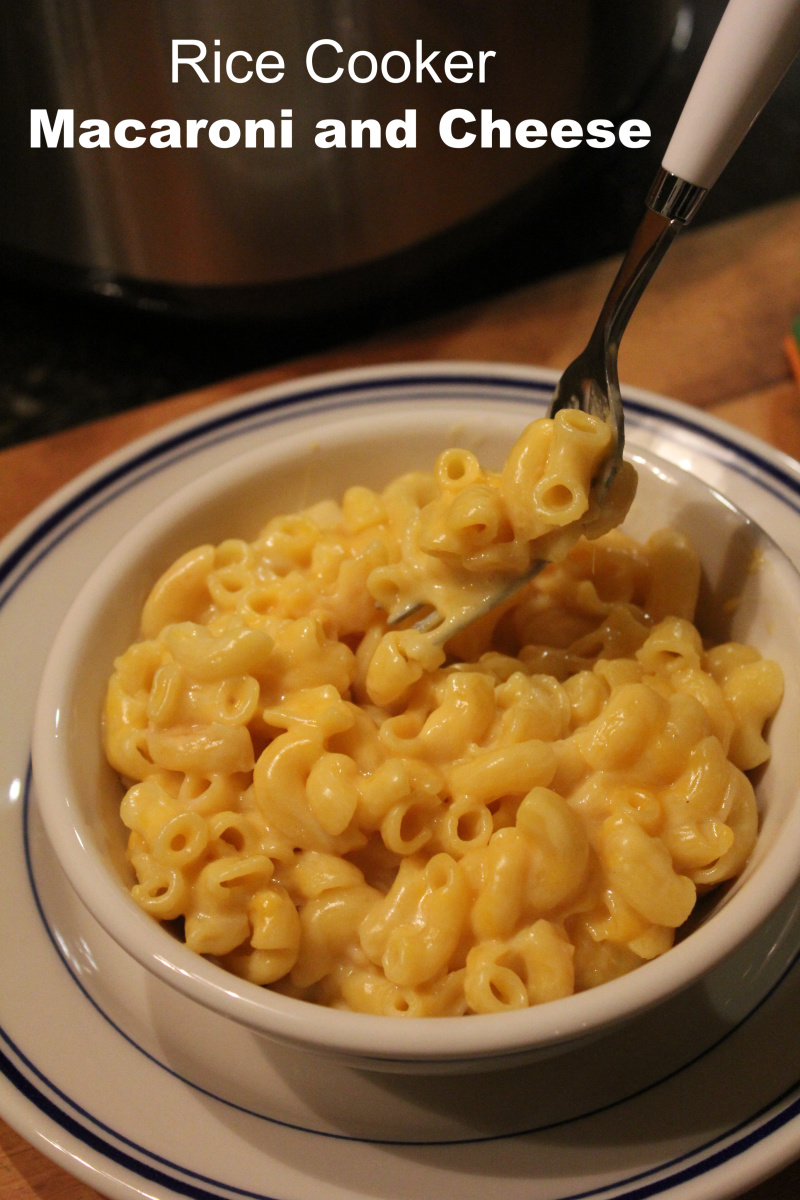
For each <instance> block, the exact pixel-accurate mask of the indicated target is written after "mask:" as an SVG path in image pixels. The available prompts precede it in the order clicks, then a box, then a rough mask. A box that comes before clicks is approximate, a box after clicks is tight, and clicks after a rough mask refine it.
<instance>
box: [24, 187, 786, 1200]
mask: <svg viewBox="0 0 800 1200" xmlns="http://www.w3.org/2000/svg"><path fill="white" fill-rule="evenodd" d="M614 269H615V263H614V262H603V263H599V264H596V265H593V266H590V267H587V268H583V269H581V270H579V271H575V272H572V273H570V274H568V275H565V276H560V277H558V278H554V279H551V280H546V281H545V282H543V283H539V284H536V285H534V286H532V287H529V288H526V289H524V290H522V291H519V292H515V293H513V294H510V295H506V296H503V297H501V298H499V299H495V300H490V301H488V302H483V303H480V304H478V305H475V306H472V307H470V308H468V309H464V310H463V311H459V312H456V313H454V314H451V315H448V316H446V317H442V318H438V319H436V320H433V321H427V322H425V323H424V324H421V325H419V326H416V327H413V328H407V329H404V330H401V331H399V332H397V333H395V334H393V335H392V336H390V337H384V338H381V339H380V340H373V341H370V342H366V343H363V344H360V345H353V346H347V347H344V348H342V349H339V350H337V351H335V352H332V353H327V354H325V355H323V356H319V357H316V358H313V359H304V360H302V361H297V362H291V363H287V364H285V365H282V366H280V367H276V368H271V369H269V370H267V371H263V372H259V373H256V374H251V375H248V376H247V377H245V378H241V379H236V380H231V381H226V382H225V383H222V384H219V385H215V386H213V387H209V388H205V389H202V390H200V391H196V392H191V393H188V394H186V395H182V396H177V397H174V398H172V399H170V400H166V401H162V402H161V403H158V404H153V405H149V406H147V407H144V408H141V409H136V410H134V411H132V412H129V413H125V414H123V415H121V416H117V417H112V418H109V419H108V420H105V421H99V422H96V423H94V424H93V425H91V426H88V427H87V426H83V427H81V428H78V429H74V430H70V431H68V432H65V433H61V434H57V435H56V436H54V437H51V438H47V439H44V440H42V441H38V442H32V443H28V444H26V445H23V446H19V447H14V448H12V449H10V450H6V451H4V452H2V453H0V535H2V534H4V533H6V532H8V531H9V530H10V529H11V528H13V526H14V525H15V524H16V523H17V521H19V520H20V519H21V518H22V517H23V516H24V515H25V514H26V513H28V512H30V511H31V510H32V509H33V508H35V507H36V505H37V504H39V503H40V501H42V500H43V499H44V498H45V497H46V496H48V495H49V494H50V493H51V492H52V491H54V490H55V489H56V488H57V487H59V486H60V485H61V484H62V483H65V482H67V481H68V480H69V479H71V478H72V477H73V476H74V475H76V474H77V473H78V472H79V471H81V470H83V469H84V468H85V467H88V466H89V465H90V464H91V463H93V462H95V461H96V460H97V459H99V458H101V457H102V456H104V455H105V454H108V453H110V452H111V451H112V450H115V449H117V448H118V447H120V446H122V445H124V444H125V443H127V442H128V441H130V440H131V439H132V438H134V437H137V436H139V435H140V434H143V433H146V432H149V431H150V430H152V429H155V428H156V427H157V426H159V425H161V424H163V423H164V422H166V421H169V420H171V419H173V418H175V417H178V416H182V415H184V414H186V413H189V412H193V411H195V410H198V409H200V408H203V407H204V406H206V405H208V404H211V403H213V402H215V401H218V400H221V399H224V398H225V397H228V396H232V395H235V394H237V393H239V392H241V391H244V390H246V389H248V388H250V387H255V386H261V385H263V384H267V383H274V382H279V381H283V380H287V379H292V378H298V377H300V376H303V375H307V374H310V373H311V372H314V371H318V370H328V369H332V368H336V367H348V366H353V365H356V364H366V363H378V362H390V361H411V360H414V359H420V360H423V359H459V360H465V359H467V360H469V359H472V360H482V361H495V362H498V361H505V362H518V363H533V364H537V365H543V366H552V367H563V366H565V365H566V364H567V363H568V362H569V361H570V359H571V358H572V357H573V356H574V355H575V354H576V353H577V352H578V350H580V348H581V346H582V345H583V343H584V342H585V340H586V337H587V335H588V332H589V330H590V328H591V326H592V325H593V323H594V320H595V318H596V316H597V313H598V311H599V309H600V305H601V303H602V301H603V299H604V297H605V293H606V291H607V288H608V285H609V283H610V282H611V279H612V276H613V273H614ZM798 314H800V199H792V200H790V201H786V202H784V203H781V204H778V205H774V206H771V207H770V208H767V209H763V210H760V211H757V212H754V213H749V214H746V215H745V216H742V217H737V218H735V219H734V220H732V221H727V222H725V223H723V224H720V225H716V226H710V227H708V228H705V229H700V230H697V231H693V232H689V233H686V234H684V235H683V237H682V238H681V239H679V240H678V242H677V243H676V244H675V246H674V247H673V248H672V249H671V251H670V253H669V255H668V256H667V259H666V261H665V263H664V264H663V265H662V266H661V267H660V268H659V271H658V273H657V275H656V277H655V279H654V281H653V283H652V284H651V285H650V288H649V290H648V292H647V294H646V295H645V297H644V299H643V300H642V302H641V304H640V306H639V308H638V310H637V312H636V314H635V316H634V318H633V320H632V322H631V325H630V328H629V330H628V332H627V334H626V336H625V341H624V343H623V348H622V352H621V355H620V375H621V377H622V379H623V381H624V382H625V383H628V384H636V385H638V386H641V387H646V388H650V389H652V390H653V391H656V392H661V393H663V394H666V395H669V396H673V397H676V398H678V399H680V400H684V401H686V402H687V403H689V404H693V405H696V406H698V407H700V408H703V409H705V410H706V411H707V412H711V413H714V414H716V415H717V416H720V417H723V418H725V419H727V420H729V421H731V422H733V424H735V425H737V426H739V427H740V428H742V429H746V430H748V431H749V432H751V433H754V434H756V435H758V436H759V437H761V438H763V439H764V440H765V441H767V442H770V443H771V444H772V445H774V446H778V447H779V448H780V449H782V450H784V451H786V452H787V453H788V454H790V455H792V456H793V457H795V458H798V459H800V393H799V392H798V388H797V384H796V382H795V380H794V379H793V378H792V376H791V373H790V370H789V367H788V363H787V359H786V356H785V352H784V349H783V344H782V343H783V339H784V337H785V335H786V334H787V332H788V330H789V327H790V324H791V322H792V320H793V319H794V317H795V316H797V315H798ZM1 969H2V968H1V967H0V970H1ZM4 986H8V981H7V980H6V981H4ZM798 1036H799V1037H800V1024H799V1026H798ZM96 1194H97V1193H95V1192H94V1191H93V1190H92V1189H91V1188H89V1187H87V1186H85V1185H84V1184H82V1183H80V1182H78V1181H77V1180H75V1179H73V1178H72V1177H71V1176H70V1175H68V1174H67V1173H66V1172H64V1171H63V1170H62V1169H61V1168H60V1167H58V1166H56V1165H54V1164H53V1163H51V1162H50V1161H49V1160H48V1159H47V1158H45V1157H44V1156H43V1155H42V1154H40V1153H39V1152H38V1151H37V1150H35V1149H33V1148H32V1147H31V1146H29V1145H27V1144H26V1143H25V1142H24V1141H23V1140H22V1139H21V1138H20V1137H19V1136H18V1135H17V1134H16V1133H15V1132H14V1131H13V1130H11V1129H10V1128H9V1127H8V1126H7V1125H5V1124H4V1123H3V1122H2V1121H0V1200H37V1198H38V1200H90V1198H91V1197H94V1196H96ZM745 1195H746V1198H747V1200H798V1197H800V1162H796V1163H794V1164H792V1165H791V1166H789V1167H787V1168H786V1169H785V1170H784V1171H783V1172H781V1174H780V1175H778V1176H775V1177H774V1178H773V1179H771V1180H768V1181H765V1182H763V1183H761V1184H759V1185H758V1186H757V1187H755V1188H753V1189H751V1190H750V1191H748V1192H747V1193H746V1194H745Z"/></svg>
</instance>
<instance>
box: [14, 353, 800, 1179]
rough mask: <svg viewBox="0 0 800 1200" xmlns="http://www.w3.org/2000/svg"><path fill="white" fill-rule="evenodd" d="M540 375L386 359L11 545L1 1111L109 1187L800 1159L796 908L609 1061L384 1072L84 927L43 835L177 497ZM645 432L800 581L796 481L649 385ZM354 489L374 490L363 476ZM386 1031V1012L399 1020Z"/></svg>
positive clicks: (635, 400)
mask: <svg viewBox="0 0 800 1200" xmlns="http://www.w3.org/2000/svg"><path fill="white" fill-rule="evenodd" d="M554 379H555V376H554V375H553V374H552V373H550V372H547V371H544V370H539V369H530V368H515V367H501V366H496V365H483V364H463V363H461V364H456V363H444V364H419V365H413V366H408V365H404V366H400V367H380V368H370V369H366V370H362V371H349V372H346V373H339V374H336V375H329V376H325V377H317V378H314V379H307V380H302V381H299V382H297V383H293V384H290V385H288V386H283V387H280V388H273V389H269V390H266V391H259V392H252V393H249V394H247V395H243V396H241V397H238V398H237V399H235V400H233V401H228V402H225V403H224V404H222V405H218V406H216V407H214V408H211V409H207V410H205V411H203V412H201V413H199V414H197V415H195V416H193V417H190V418H188V419H185V420H183V421H180V422H177V423H175V424H172V425H170V426H168V427H166V428H164V429H161V430H159V431H157V432H156V433H155V434H153V435H151V436H150V437H148V438H146V439H143V440H141V441H139V442H136V443H134V444H133V445H131V446H129V447H127V448H126V449H124V450H123V451H122V452H120V453H119V454H117V455H115V456H113V457H111V458H109V459H106V460H104V461H103V462H102V463H100V464H99V465H98V466H97V467H95V468H93V469H92V470H91V471H89V472H87V473H86V474H84V475H82V476H81V477H80V478H78V479H77V480H75V481H74V482H73V483H72V484H70V485H69V486H68V487H67V488H65V489H63V490H62V491H61V492H59V493H58V494H57V495H56V496H55V497H54V498H53V499H51V500H50V501H48V502H47V503H46V504H45V505H43V506H42V507H41V508H39V509H38V510H37V511H36V512H35V513H34V514H33V515H32V516H31V517H30V518H28V519H27V520H26V521H25V522H24V523H23V524H22V525H21V526H20V527H19V529H18V530H16V531H15V532H14V533H13V534H12V535H11V537H10V538H8V539H7V540H6V541H5V542H4V543H3V544H2V545H1V546H0V656H1V658H0V678H2V694H1V695H0V822H1V824H0V954H2V983H0V1071H1V1072H2V1074H0V1112H2V1115H3V1116H4V1117H5V1118H6V1120H8V1121H9V1122H10V1123H11V1124H12V1125H13V1126H14V1127H15V1128H16V1129H17V1130H18V1131H19V1132H20V1133H21V1134H22V1135H23V1136H24V1137H25V1138H27V1139H28V1141H30V1142H31V1143H32V1144H33V1145H34V1146H36V1147H37V1148H39V1149H40V1150H42V1151H43V1152H44V1153H45V1154H47V1155H49V1156H51V1157H52V1158H54V1159H55V1160H56V1161H57V1162H59V1163H60V1164H61V1165H62V1166H63V1167H64V1168H66V1170H68V1171H71V1172H72V1173H73V1174H75V1175H77V1176H79V1177H80V1178H81V1179H83V1180H85V1181H86V1182H87V1183H89V1184H91V1185H92V1186H93V1187H95V1188H97V1189H98V1190H99V1191H101V1192H103V1193H105V1194H107V1195H109V1196H112V1197H125V1198H126V1200H131V1198H132V1197H135V1196H136V1197H139V1196H150V1197H158V1198H167V1197H169V1198H172V1197H178V1196H180V1197H192V1198H195V1200H209V1198H212V1197H217V1198H219V1197H222V1198H225V1200H239V1198H251V1197H252V1198H258V1200H261V1198H263V1200H268V1198H269V1200H323V1198H324V1200H359V1198H366V1197H371V1198H374V1200H399V1198H401V1197H408V1198H413V1200H456V1198H458V1200H473V1198H474V1200H478V1198H480V1200H484V1198H485V1197H487V1196H490V1197H491V1198H492V1200H522V1198H523V1197H524V1200H565V1198H567V1197H569V1198H570V1200H578V1198H579V1197H581V1198H588V1197H592V1198H598V1200H605V1198H609V1200H610V1198H611V1197H626V1198H629V1200H633V1198H636V1200H644V1198H645V1197H650V1196H662V1197H668V1198H669V1200H691V1198H695V1200H699V1198H700V1197H702V1200H718V1198H721V1197H729V1196H733V1195H735V1194H738V1193H739V1192H740V1191H741V1190H742V1189H743V1188H746V1187H748V1186H750V1185H752V1184H754V1183H756V1182H757V1181H758V1180H759V1179H761V1178H763V1177H764V1176H766V1175H768V1174H770V1173H771V1172H773V1171H776V1170H778V1169H779V1168H780V1167H781V1166H783V1165H784V1164H785V1163H786V1162H788V1161H789V1160H790V1159H791V1158H793V1157H794V1156H796V1155H798V1154H800V1033H798V1021H797V1013H798V1012H799V1011H800V891H797V892H795V893H794V894H793V895H792V896H790V897H789V898H788V900H787V901H786V902H785V903H784V904H783V906H782V907H781V909H780V910H779V911H778V912H777V913H775V914H774V915H773V917H772V918H770V920H769V921H768V922H767V924H766V925H765V926H764V927H763V928H762V929H760V930H759V931H758V933H757V934H756V935H755V936H754V937H753V938H752V939H751V941H750V943H749V944H748V945H747V946H745V947H744V948H743V949H741V950H740V951H739V952H737V954H736V955H735V957H734V958H733V959H729V960H728V961H727V962H726V963H724V964H723V965H722V966H721V967H719V968H718V969H716V970H715V971H714V972H713V974H712V975H711V976H710V977H709V978H707V979H706V980H705V981H704V982H703V983H702V985H698V986H696V987H694V988H692V989H691V990H690V991H689V992H686V993H684V994H683V995H682V996H679V997H677V998H676V999H674V1000H672V1001H670V1002H668V1003H665V1004H664V1005H662V1006H661V1007H659V1008H657V1009H656V1010H654V1011H653V1012H651V1013H649V1014H647V1015H646V1016H644V1017H642V1018H640V1019H639V1020H637V1021H636V1022H634V1023H633V1024H631V1025H629V1026H626V1027H625V1028H624V1029H622V1030H620V1031H617V1032H614V1033H611V1034H609V1035H607V1036H606V1037H604V1038H603V1039H601V1040H598V1041H597V1042H595V1043H593V1044H592V1045H590V1046H588V1047H587V1046H584V1047H583V1048H579V1049H574V1050H572V1051H570V1052H565V1053H563V1054H560V1055H558V1056H556V1057H553V1058H551V1059H548V1060H547V1061H545V1062H539V1063H537V1064H535V1065H533V1066H530V1067H526V1068H518V1069H516V1070H513V1071H505V1072H498V1073H489V1074H486V1075H477V1076H469V1077H453V1078H434V1079H431V1078H420V1077H401V1076H387V1075H374V1074H370V1073H367V1072H358V1071H354V1070H351V1069H349V1068H345V1067H342V1066H337V1065H334V1064H332V1063H326V1062H320V1061H318V1060H316V1059H314V1058H312V1057H310V1056H308V1055H305V1054H303V1053H300V1052H295V1051H290V1050H287V1049H283V1048H278V1047H275V1046H272V1045H271V1044H269V1043H267V1042H265V1041H261V1040H259V1039H258V1038H257V1037H255V1036H254V1035H253V1034H250V1033H248V1032H246V1031H245V1030H243V1029H239V1028H231V1027H229V1025H228V1024H227V1023H226V1022H225V1021H224V1020H223V1019H222V1018H221V1017H218V1016H215V1015H214V1014H212V1013H209V1012H206V1011H205V1010H202V1009H199V1008H198V1007H196V1006H195V1005H194V1004H193V1003H192V1002H191V1001H189V1000H188V999H185V998H183V997H181V996H179V995H178V994H177V993H175V992H173V991H172V990H171V989H169V988H167V987H166V986H165V985H162V984H160V983H159V982H158V981H157V980H155V979H154V978H153V977H152V976H150V975H149V974H148V973H146V972H145V971H144V970H143V969H142V968H140V967H139V966H137V964H136V963H134V962H133V961H132V960H131V959H129V958H128V957H127V956H126V955H125V954H124V953H123V952H122V951H121V950H119V949H118V948H117V947H116V945H115V944H114V943H112V942H111V941H110V939H109V938H108V937H107V936H106V935H105V934H104V933H103V931H102V930H101V929H100V927H99V926H98V925H97V924H96V923H95V922H94V920H93V919H92V918H91V917H90V916H89V915H88V913H87V912H86V910H85V909H84V908H83V907H82V905H81V904H80V902H79V901H78V900H77V898H76V897H75V896H74V894H73V893H72V891H71V889H70V887H69V885H68V884H67V883H66V881H65V879H64V877H63V875H62V873H61V871H60V868H59V867H58V864H57V863H56V861H55V859H54V857H53V855H52V852H51V850H50V847H49V845H48V843H47V840H46V838H45V836H44V834H43V831H42V828H41V824H40V821H39V816H38V811H37V805H36V796H35V793H34V791H33V788H32V785H31V777H30V727H31V719H32V713H33V706H34V701H35V696H36V690H37V684H38V679H39V675H40V672H41V669H42V666H43V664H44V660H45V657H46V654H47V650H48V647H49V645H50V642H51V640H52V638H53V635H54V633H55V630H56V628H57V627H58V624H59V622H60V620H61V617H62V616H63V614H64V613H65V611H66V609H67V607H68V605H69V603H70V601H71V600H72V598H73V597H74V595H75V594H76V592H77V591H78V589H79V588H80V585H81V584H82V583H83V581H84V580H85V578H86V576H87V575H88V574H89V572H90V570H91V569H92V568H93V567H94V566H95V565H96V563H97V562H98V561H99V560H100V559H101V558H102V557H103V555H104V554H105V553H106V552H107V551H108V550H109V549H110V548H111V547H112V546H113V545H114V544H115V543H116V542H117V541H118V539H119V537H120V536H121V534H122V533H123V532H124V531H126V530H127V529H128V528H129V527H130V525H131V524H132V523H133V522H135V521H136V520H137V519H138V518H139V517H141V516H143V515H144V514H146V513H147V512H149V511H150V510H151V509H152V508H153V507H154V506H155V505H156V504H157V503H158V502H159V501H160V500H162V499H163V498H165V497H166V496H168V495H169V494H171V493H172V492H174V491H175V490H176V489H177V488H178V487H180V486H181V485H182V484H184V483H186V482H188V481H190V480H192V479H195V478H197V477H198V476H199V475H200V474H201V473H202V472H203V471H205V470H206V469H208V468H209V467H211V466H215V465H217V464H218V463H220V462H222V461H224V460H226V459H228V458H229V457H231V456H232V455H235V454H237V453H239V452H240V451H244V450H249V449H251V448H252V447H253V446H255V445H257V444H258V443H259V442H261V441H262V440H263V439H268V438H270V437H273V436H275V434H276V431H277V432H294V431H298V430H300V429H313V426H314V422H315V421H317V420H318V419H319V415H320V414H321V413H324V414H325V417H326V419H327V420H331V419H333V420H336V419H339V417H341V418H342V419H346V418H347V416H348V414H349V413H352V411H353V409H354V407H356V406H359V407H360V406H364V405H370V406H381V411H388V407H387V406H394V407H397V406H400V407H401V408H402V410H403V411H407V412H408V414H409V420H413V405H414V404H416V403H422V402H424V399H425V397H426V396H435V397H436V398H437V399H445V400H450V401H452V405H453V412H454V420H457V421H458V422H464V423H466V424H467V425H468V423H469V418H470V413H473V414H474V413H476V412H483V411H485V408H486V406H487V405H492V406H498V407H502V408H504V409H505V410H506V411H512V410H513V411H514V412H515V413H518V414H519V419H520V428H521V427H522V426H523V425H524V424H525V423H526V422H527V420H529V419H531V418H533V417H534V416H538V415H541V413H542V412H543V411H544V409H545V407H546V404H547V400H548V397H549V394H550V392H551V390H552V386H553V382H554ZM625 408H626V414H627V429H628V439H629V441H630V442H631V443H632V444H636V445H641V446H643V447H644V448H646V449H650V450H652V451H654V452H655V453H657V454H660V455H661V456H662V457H664V458H666V459H669V460H671V461H672V462H674V463H676V464H679V465H680V466H682V467H683V468H684V469H687V470H689V471H691V472H693V473H695V474H697V475H699V476H701V477H702V478H703V479H705V480H706V481H707V482H709V483H710V484H712V485H713V486H715V487H716V488H717V489H718V490H719V491H721V492H723V493H724V494H726V495H727V496H729V497H730V498H731V499H732V500H733V501H735V502H736V503H737V504H738V505H739V506H740V507H741V508H743V509H744V510H745V511H746V512H747V513H748V514H749V515H750V516H752V517H753V518H754V519H755V520H757V521H758V522H759V523H760V524H761V525H762V526H763V527H764V528H765V529H766V530H767V531H768V532H769V533H770V534H771V535H772V537H773V538H775V540H776V541H777V542H778V543H779V544H780V545H782V546H783V548H784V549H785V550H786V551H787V553H788V554H789V555H790V557H791V558H792V559H793V561H794V562H795V563H797V564H800V467H799V466H798V464H797V463H795V462H794V461H793V460H792V459H789V458H788V457H787V456H785V455H782V454H780V453H779V452H777V451H775V450H772V449H770V448H769V447H767V446H766V445H764V444H762V443H761V442H759V441H757V440H756V439H754V438H751V437H748V436H746V435H745V434H742V433H739V432H737V431H736V430H734V429H733V428H731V427H729V426H727V425H724V424H723V423H721V422H718V421H714V420H713V419H710V418H708V417H706V416H704V415H703V414H702V413H699V412H697V411H695V410H694V409H691V408H687V407H686V406H683V405H680V404H677V403H674V402H671V401H667V400H663V399H660V398H658V397H655V396H652V395H650V394H647V393H644V392H639V391H634V390H630V391H629V392H627V393H626V395H625ZM354 482H357V481H354ZM387 1019H388V1018H387Z"/></svg>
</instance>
